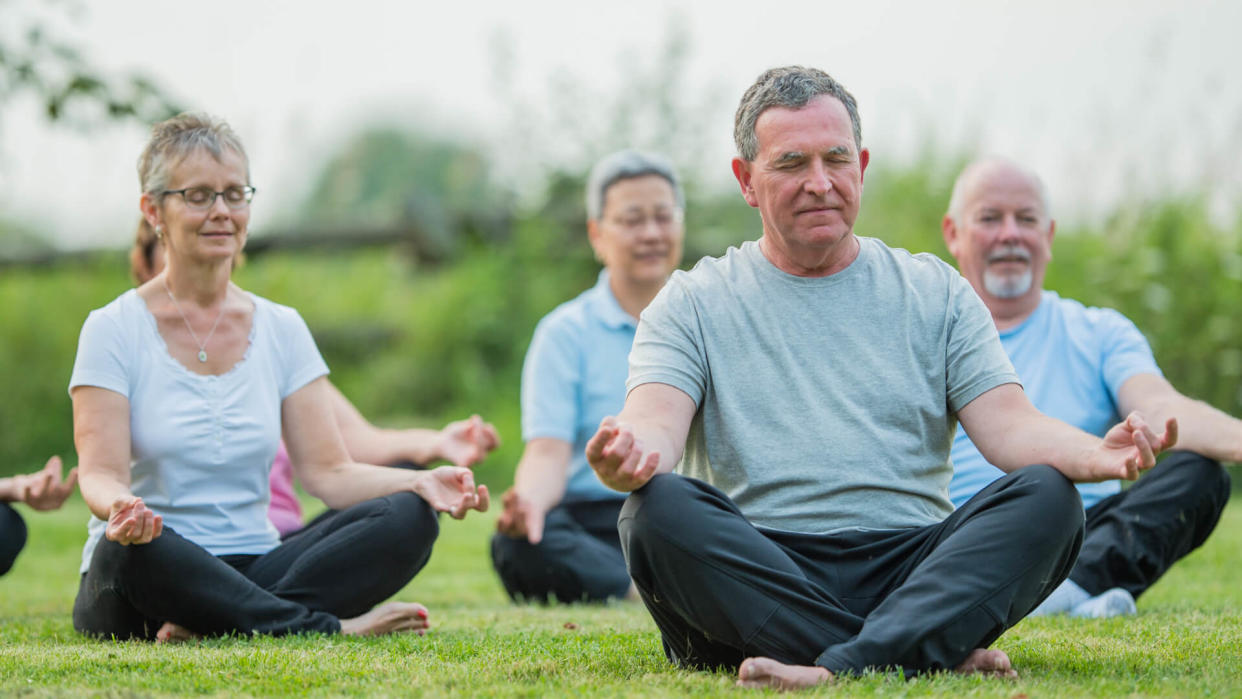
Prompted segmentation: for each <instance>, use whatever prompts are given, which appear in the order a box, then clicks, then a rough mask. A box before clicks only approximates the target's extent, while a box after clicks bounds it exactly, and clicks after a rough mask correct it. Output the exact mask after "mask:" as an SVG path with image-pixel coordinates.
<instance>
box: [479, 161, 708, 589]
mask: <svg viewBox="0 0 1242 699" xmlns="http://www.w3.org/2000/svg"><path fill="white" fill-rule="evenodd" d="M586 205H587V235H588V236H589V238H590V241H591V247H592V248H593V249H594V250H595V257H596V259H598V260H600V261H601V262H603V264H604V269H603V271H601V272H600V275H599V281H598V282H597V283H596V284H595V286H594V287H592V288H590V289H588V290H586V291H584V292H583V293H582V294H580V295H579V296H578V297H577V298H575V299H573V300H572V301H569V302H566V303H564V304H561V305H560V306H558V307H557V308H556V309H555V310H553V311H552V312H551V313H549V314H548V315H546V316H544V318H543V319H542V320H541V321H539V325H538V326H537V327H536V328H535V335H534V337H533V338H532V339H531V343H530V348H529V349H528V350H527V352H526V362H525V365H524V366H523V369H522V438H523V439H524V440H526V449H525V451H524V452H523V453H522V459H521V461H520V462H519V463H518V467H517V473H516V474H515V475H514V484H513V487H512V488H510V489H509V491H508V492H506V493H505V496H504V512H502V513H501V515H500V519H499V520H498V521H497V530H498V531H497V534H496V535H495V536H494V537H493V538H492V563H493V565H494V566H495V568H496V572H497V573H498V574H499V575H500V579H501V582H503V583H504V586H505V590H506V591H508V593H509V596H510V597H511V598H513V600H514V601H522V600H535V601H539V602H547V601H548V599H549V597H555V598H556V599H557V600H559V601H560V602H564V603H569V602H581V601H592V602H599V601H604V600H607V599H608V598H612V597H635V595H634V591H633V588H632V584H631V583H630V578H629V574H628V573H627V572H626V569H625V558H624V557H623V556H622V553H621V542H620V540H619V538H618V535H617V516H618V515H619V514H620V511H621V504H622V503H623V502H624V500H625V493H619V492H616V491H613V490H610V489H609V488H607V487H606V486H604V485H603V484H602V483H600V482H599V480H598V479H597V478H596V477H595V473H594V472H593V471H592V470H591V467H590V466H589V465H588V464H587V462H586V457H585V455H584V453H583V450H584V449H585V447H586V442H587V440H588V439H589V438H590V437H591V435H593V434H594V433H595V430H596V429H597V428H598V427H599V423H600V420H602V419H603V418H604V417H606V416H608V415H615V414H616V413H617V412H618V411H620V410H621V408H622V406H623V405H624V404H625V378H626V374H627V373H628V370H629V367H628V363H627V360H628V357H629V354H630V346H631V345H632V344H633V343H634V331H635V329H636V327H637V324H638V316H639V314H640V313H642V310H643V309H644V308H646V307H647V304H648V303H650V302H651V300H652V299H653V298H655V295H656V294H657V293H659V291H660V289H661V288H663V286H664V282H665V281H666V280H667V279H668V276H669V275H670V274H671V273H672V272H673V270H674V269H676V267H677V265H678V264H679V263H680V262H681V244H682V234H683V229H682V210H683V208H684V205H685V201H684V197H683V194H682V191H681V184H680V182H679V180H678V178H677V174H676V173H675V172H674V171H673V168H672V166H671V165H670V164H669V162H668V161H667V160H666V159H665V158H663V157H660V156H657V155H652V154H646V153H640V152H636V151H632V150H626V151H621V152H618V153H613V154H611V155H609V156H607V157H606V158H604V159H603V160H601V161H599V163H597V164H596V165H595V167H594V168H593V169H592V170H591V175H590V177H589V178H588V180H587V192H586Z"/></svg>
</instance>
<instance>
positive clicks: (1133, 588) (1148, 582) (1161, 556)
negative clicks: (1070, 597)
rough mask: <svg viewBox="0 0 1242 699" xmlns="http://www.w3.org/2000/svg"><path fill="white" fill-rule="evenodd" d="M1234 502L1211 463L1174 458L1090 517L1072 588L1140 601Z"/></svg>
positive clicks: (1224, 476) (1186, 455)
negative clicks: (1122, 593)
mask: <svg viewBox="0 0 1242 699" xmlns="http://www.w3.org/2000/svg"><path fill="white" fill-rule="evenodd" d="M1227 502H1229V474H1228V473H1225V469H1224V468H1222V467H1221V465H1220V464H1219V463H1217V462H1215V461H1213V460H1211V459H1209V458H1206V457H1203V456H1200V455H1198V454H1194V453H1192V452H1188V451H1177V452H1173V453H1171V454H1170V455H1169V456H1167V457H1166V458H1165V459H1164V460H1163V461H1161V462H1160V463H1159V464H1158V465H1157V466H1156V467H1155V468H1153V469H1152V470H1151V471H1149V472H1148V473H1146V474H1144V475H1143V477H1142V478H1139V479H1138V481H1136V482H1135V483H1134V485H1132V486H1130V487H1129V488H1127V489H1125V490H1123V491H1121V492H1120V493H1117V494H1116V495H1113V496H1111V497H1108V498H1105V499H1103V500H1101V501H1099V502H1097V503H1096V504H1095V505H1093V506H1091V507H1090V508H1088V509H1087V534H1086V537H1085V538H1084V539H1083V543H1082V552H1081V553H1079V554H1078V563H1076V564H1075V565H1074V570H1073V571H1071V572H1070V576H1069V577H1070V580H1073V581H1074V582H1075V583H1077V584H1078V585H1080V586H1081V587H1082V588H1083V589H1084V590H1086V591H1087V592H1089V593H1091V594H1092V595H1098V594H1100V593H1101V592H1104V591H1105V590H1109V589H1111V588H1114V587H1121V588H1125V589H1126V590H1127V591H1128V592H1129V593H1130V594H1131V595H1133V596H1134V597H1135V598H1136V599H1137V598H1138V596H1139V595H1141V594H1143V592H1145V591H1146V590H1147V588H1149V587H1151V586H1152V585H1153V584H1154V583H1155V582H1156V581H1157V580H1159V579H1160V576H1161V575H1164V573H1165V571H1167V570H1168V569H1169V568H1170V567H1172V565H1173V564H1174V563H1176V562H1177V561H1178V560H1179V559H1181V558H1182V557H1183V556H1185V555H1186V554H1188V553H1190V552H1191V551H1193V550H1195V549H1196V548H1199V546H1200V545H1202V544H1203V542H1204V541H1206V540H1207V538H1208V535H1209V534H1211V533H1212V530H1213V529H1215V528H1216V523H1217V522H1218V521H1219V520H1220V513H1221V511H1222V510H1224V509H1225V504H1226V503H1227Z"/></svg>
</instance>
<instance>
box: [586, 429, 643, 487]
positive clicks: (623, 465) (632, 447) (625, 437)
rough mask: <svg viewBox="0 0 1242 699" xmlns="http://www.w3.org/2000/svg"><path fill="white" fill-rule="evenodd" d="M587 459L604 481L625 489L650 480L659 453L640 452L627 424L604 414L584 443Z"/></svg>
mask: <svg viewBox="0 0 1242 699" xmlns="http://www.w3.org/2000/svg"><path fill="white" fill-rule="evenodd" d="M586 458H587V462H588V463H590V464H591V468H593V469H595V475H597V476H599V479H600V481H602V482H603V484H604V485H606V486H608V487H609V488H612V489H613V490H619V491H621V492H629V491H632V490H638V489H639V488H641V487H643V486H644V485H646V484H647V481H649V480H651V477H652V476H654V475H655V472H656V469H657V468H658V467H659V466H660V453H659V452H652V453H650V454H643V443H642V441H641V440H639V439H638V438H636V437H635V436H634V432H633V430H631V429H630V427H629V426H628V425H624V424H622V423H620V422H617V419H616V418H615V417H606V418H604V420H603V421H602V422H600V423H599V430H598V431H597V432H596V433H595V436H594V437H591V441H589V442H587V445H586Z"/></svg>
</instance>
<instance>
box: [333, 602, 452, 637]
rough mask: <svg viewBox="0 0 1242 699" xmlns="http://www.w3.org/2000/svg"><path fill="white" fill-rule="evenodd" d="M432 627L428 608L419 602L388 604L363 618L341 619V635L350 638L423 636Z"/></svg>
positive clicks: (382, 605) (363, 615) (362, 616)
mask: <svg viewBox="0 0 1242 699" xmlns="http://www.w3.org/2000/svg"><path fill="white" fill-rule="evenodd" d="M430 627H431V624H430V622H429V621H428V614H427V608H426V607H424V606H423V605H421V604H418V603H417V602H388V603H386V604H381V605H380V606H378V607H376V608H375V609H372V610H371V611H369V612H367V613H366V614H362V615H361V616H356V617H354V618H352V619H341V633H343V634H347V635H350V636H381V635H384V634H390V633H400V632H404V631H413V632H415V633H417V634H419V635H420V636H421V635H422V634H424V633H426V631H427V629H428V628H430Z"/></svg>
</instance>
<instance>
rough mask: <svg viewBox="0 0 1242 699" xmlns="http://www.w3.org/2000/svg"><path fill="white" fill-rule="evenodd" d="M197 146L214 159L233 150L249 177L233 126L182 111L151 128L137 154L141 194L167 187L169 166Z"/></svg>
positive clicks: (243, 149) (242, 150)
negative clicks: (239, 157)
mask: <svg viewBox="0 0 1242 699" xmlns="http://www.w3.org/2000/svg"><path fill="white" fill-rule="evenodd" d="M200 148H203V149H206V150H207V152H209V153H211V155H212V157H214V158H215V159H216V160H219V159H220V158H221V157H223V155H224V151H225V150H226V149H227V150H231V151H233V152H234V153H236V154H237V155H239V156H241V159H242V161H243V162H245V164H246V179H247V180H249V179H250V160H249V159H248V158H247V157H246V149H245V148H244V147H242V143H241V139H240V138H238V137H237V134H236V133H234V132H233V129H232V128H230V127H229V125H228V124H227V123H225V122H224V121H223V120H221V119H217V118H215V117H212V116H209V115H207V114H196V113H191V112H186V113H184V114H178V115H177V116H175V117H173V118H171V119H167V120H165V121H161V122H160V123H158V124H156V125H154V126H152V127H151V139H150V140H148V141H147V145H146V147H145V148H143V149H142V155H140V156H139V157H138V182H139V184H141V185H142V191H143V193H145V194H155V195H158V194H160V193H161V192H163V191H164V190H165V189H167V188H168V180H169V178H170V177H171V173H172V169H173V167H175V166H176V165H177V163H180V162H181V161H182V160H184V159H185V158H186V156H188V155H190V154H191V153H193V152H194V151H196V150H198V149H200Z"/></svg>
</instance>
